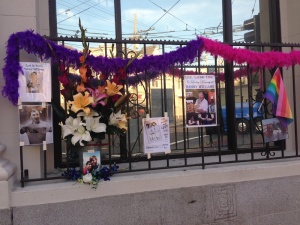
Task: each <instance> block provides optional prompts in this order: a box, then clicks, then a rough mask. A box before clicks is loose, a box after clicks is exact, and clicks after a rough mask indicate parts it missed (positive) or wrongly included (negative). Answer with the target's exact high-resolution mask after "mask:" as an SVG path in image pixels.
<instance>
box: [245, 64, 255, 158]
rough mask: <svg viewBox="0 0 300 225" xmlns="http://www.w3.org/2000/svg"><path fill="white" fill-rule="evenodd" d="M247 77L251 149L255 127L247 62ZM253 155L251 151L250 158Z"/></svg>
mask: <svg viewBox="0 0 300 225" xmlns="http://www.w3.org/2000/svg"><path fill="white" fill-rule="evenodd" d="M246 68H247V79H248V109H249V119H250V120H249V121H250V124H249V125H250V148H251V150H253V133H252V130H253V128H254V130H255V129H256V128H255V126H253V125H254V119H253V101H252V95H253V93H252V85H253V83H252V79H253V76H252V73H251V72H252V71H251V70H250V68H249V65H248V64H247V67H246ZM252 157H253V154H252V153H251V158H252Z"/></svg>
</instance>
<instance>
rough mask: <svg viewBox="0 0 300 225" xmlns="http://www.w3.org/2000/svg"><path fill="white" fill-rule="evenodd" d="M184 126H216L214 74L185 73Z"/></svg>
mask: <svg viewBox="0 0 300 225" xmlns="http://www.w3.org/2000/svg"><path fill="white" fill-rule="evenodd" d="M184 88H185V110H186V112H185V113H186V121H185V124H186V127H209V126H217V99H216V79H215V76H214V75H185V76H184Z"/></svg>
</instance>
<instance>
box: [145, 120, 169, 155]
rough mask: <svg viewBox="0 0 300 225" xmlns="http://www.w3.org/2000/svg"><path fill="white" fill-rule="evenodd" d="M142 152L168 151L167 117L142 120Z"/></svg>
mask: <svg viewBox="0 0 300 225" xmlns="http://www.w3.org/2000/svg"><path fill="white" fill-rule="evenodd" d="M143 131H144V132H143V135H144V152H145V153H155V152H166V151H170V150H171V147H170V126H169V117H154V118H144V119H143Z"/></svg>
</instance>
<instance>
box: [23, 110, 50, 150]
mask: <svg viewBox="0 0 300 225" xmlns="http://www.w3.org/2000/svg"><path fill="white" fill-rule="evenodd" d="M19 121H20V124H19V126H20V131H19V133H20V142H24V145H41V144H43V141H46V143H47V144H50V143H53V132H52V127H53V126H52V107H51V106H50V105H46V106H44V107H43V105H22V106H20V107H19Z"/></svg>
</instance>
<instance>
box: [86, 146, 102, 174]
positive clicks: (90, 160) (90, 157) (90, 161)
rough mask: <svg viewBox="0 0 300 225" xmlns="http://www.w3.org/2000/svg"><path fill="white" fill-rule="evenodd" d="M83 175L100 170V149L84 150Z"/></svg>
mask: <svg viewBox="0 0 300 225" xmlns="http://www.w3.org/2000/svg"><path fill="white" fill-rule="evenodd" d="M82 154H83V156H82V157H83V165H82V168H83V171H82V172H83V175H86V174H88V173H91V172H92V171H93V170H99V169H100V165H101V156H100V151H93V150H89V151H87V152H83V153H82Z"/></svg>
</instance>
